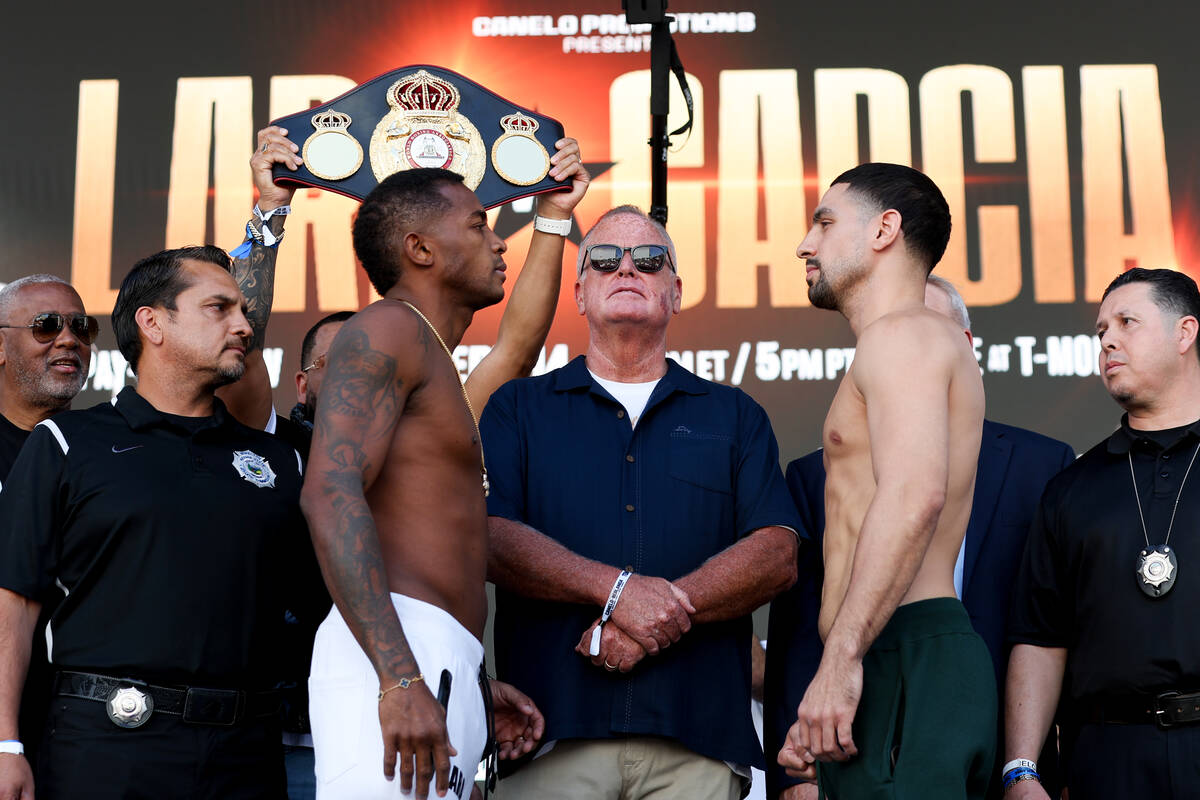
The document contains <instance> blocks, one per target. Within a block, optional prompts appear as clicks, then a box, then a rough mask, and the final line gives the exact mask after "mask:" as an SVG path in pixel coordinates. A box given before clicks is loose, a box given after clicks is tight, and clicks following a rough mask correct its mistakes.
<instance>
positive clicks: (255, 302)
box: [217, 125, 302, 428]
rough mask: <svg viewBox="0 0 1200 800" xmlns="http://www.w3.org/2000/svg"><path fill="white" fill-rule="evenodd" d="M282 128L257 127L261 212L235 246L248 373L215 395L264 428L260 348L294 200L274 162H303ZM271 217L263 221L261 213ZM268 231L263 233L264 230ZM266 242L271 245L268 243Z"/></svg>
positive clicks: (266, 404)
mask: <svg viewBox="0 0 1200 800" xmlns="http://www.w3.org/2000/svg"><path fill="white" fill-rule="evenodd" d="M285 133H286V131H285V130H284V129H283V128H280V127H277V126H274V125H271V126H269V127H266V128H263V129H262V130H261V131H259V132H258V146H257V147H256V148H255V150H254V155H252V156H251V157H250V172H251V174H252V175H253V177H254V187H255V189H257V190H258V203H257V205H256V208H257V209H258V211H259V213H258V214H254V215H252V216H251V217H250V221H249V222H248V223H247V224H248V225H249V226H250V227H251V228H252V229H253V231H254V235H252V234H251V233H250V232H249V231H243V233H244V235H245V237H246V238H245V241H244V243H243V245H242V246H241V247H239V248H237V249H236V250H234V251H233V253H232V254H233V279H234V280H236V281H237V283H238V288H239V289H241V290H242V295H244V296H245V298H246V319H247V320H249V322H250V329H251V332H252V335H251V340H250V347H249V349H248V350H247V351H246V372H245V374H244V375H242V378H241V380H239V381H237V382H236V383H231V384H229V385H228V386H223V387H221V388H220V389H218V390H217V396H218V397H220V398H221V400H222V401H223V402H224V403H225V405H226V407H227V408H228V409H229V412H230V413H231V414H233V416H234V417H235V418H236V419H237V420H238V421H239V422H241V423H243V424H244V425H248V426H250V427H253V428H262V427H263V426H264V425H266V424H267V421H268V420H269V419H270V417H271V406H272V403H271V379H270V376H269V375H268V374H267V364H266V361H264V360H263V354H262V348H263V344H264V342H265V341H266V336H267V320H268V319H270V317H271V304H272V303H273V302H274V299H275V259H276V257H277V256H278V254H279V239H280V238H281V237H282V236H283V225H284V221H285V220H286V219H287V216H286V215H285V214H282V213H275V210H276V209H279V208H283V207H285V206H287V205H288V204H289V203H291V201H292V194H293V193H294V191H295V190H294V189H292V188H287V187H283V186H276V185H275V183H274V181H273V180H272V176H271V167H272V166H274V165H275V164H284V165H286V166H287V167H288V168H289V169H293V170H294V169H296V167H297V166H299V165H300V164H301V163H302V159H301V158H300V156H299V155H297V149H298V148H297V147H296V145H295V144H293V143H292V142H291V141H289V140H288V139H287V138H286V137H285V136H284V134H285ZM260 215H261V216H262V217H267V220H266V221H265V222H264V221H263V220H262V218H261V217H260ZM264 229H265V230H266V233H268V234H269V236H267V235H264V233H263V230H264ZM268 241H269V242H270V244H268Z"/></svg>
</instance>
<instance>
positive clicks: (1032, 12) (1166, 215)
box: [0, 0, 1200, 459]
mask: <svg viewBox="0 0 1200 800" xmlns="http://www.w3.org/2000/svg"><path fill="white" fill-rule="evenodd" d="M1172 6H1173V7H1172ZM670 11H671V12H672V13H673V14H674V15H675V23H674V36H675V41H676V42H677V45H678V48H679V53H680V56H681V58H682V61H683V64H684V66H685V68H686V71H687V74H688V80H689V83H690V86H691V90H692V94H693V96H694V99H695V114H696V124H695V127H694V129H693V131H692V132H691V134H690V136H686V137H684V136H680V137H677V138H676V140H675V142H674V146H673V150H672V153H671V156H670V162H669V164H670V168H669V176H670V191H669V208H670V221H669V223H668V228H669V230H670V232H671V234H672V236H673V237H674V239H675V242H676V243H677V246H678V251H679V272H680V275H681V276H682V278H683V312H682V313H681V314H680V315H679V317H677V318H676V319H675V321H674V322H673V323H672V325H671V329H670V337H669V347H670V349H671V351H672V355H673V357H675V358H677V359H678V360H679V361H680V363H682V364H684V365H685V366H686V367H688V368H689V369H691V370H693V371H695V372H696V373H698V374H700V375H702V376H704V377H707V378H712V379H713V380H717V381H720V382H722V383H726V384H730V385H734V386H739V387H741V388H742V389H744V390H745V391H747V392H748V393H749V394H750V395H752V396H753V397H754V398H756V399H757V400H758V401H759V402H760V403H762V404H763V405H764V406H765V407H766V409H767V411H768V412H769V414H770V416H771V419H772V420H773V422H774V425H775V430H776V433H777V435H778V437H779V440H780V445H781V451H782V456H783V458H785V459H790V458H794V457H797V456H800V455H802V454H804V453H805V452H807V451H809V450H812V449H814V448H816V447H818V446H819V444H820V430H821V422H822V419H823V417H824V414H825V410H826V408H827V407H828V404H829V401H830V399H831V398H832V396H833V392H834V390H835V389H836V386H837V383H838V381H839V380H840V379H841V378H842V377H843V376H844V375H845V373H846V369H847V367H848V366H849V364H850V362H851V360H852V358H853V355H854V351H853V339H852V337H851V335H850V331H849V329H848V327H847V325H846V323H845V321H844V320H843V319H842V318H841V317H839V316H838V315H837V314H835V313H833V312H829V311H821V310H817V309H813V308H811V307H810V306H809V304H808V300H807V296H806V287H805V283H804V271H803V268H802V262H800V261H799V260H798V259H797V258H796V255H795V251H796V245H797V244H798V243H799V242H800V240H801V239H802V238H803V236H804V233H805V231H806V229H807V225H808V219H809V217H810V215H811V214H812V211H813V209H814V208H815V207H816V204H817V200H818V198H819V197H820V194H821V192H822V191H823V190H824V189H825V188H826V187H827V186H828V184H829V182H830V180H831V178H833V177H834V176H836V175H837V174H838V173H839V172H841V171H842V170H844V169H847V168H849V167H851V166H853V165H855V164H856V163H859V162H860V161H865V160H880V161H894V162H899V163H904V164H911V165H913V166H915V167H918V168H920V169H922V170H924V171H925V172H926V173H928V174H929V175H930V176H931V177H933V179H934V180H935V181H936V182H937V183H938V185H939V186H940V187H941V188H942V191H943V192H944V193H945V195H946V198H947V200H948V201H949V203H950V208H951V210H952V214H953V223H954V233H953V236H952V238H951V241H950V246H949V248H948V249H947V251H946V255H945V257H944V258H943V259H942V261H941V263H940V264H939V265H938V267H937V273H938V274H940V275H943V276H944V277H946V278H948V279H950V280H951V281H953V282H954V283H956V284H957V285H958V286H959V288H960V289H961V291H962V294H963V296H964V297H965V298H966V300H967V303H968V304H969V306H970V309H971V312H972V316H973V321H974V333H975V337H976V339H975V350H976V354H977V355H978V357H979V364H980V368H981V370H982V371H983V374H984V382H985V385H986V387H987V393H988V415H989V416H990V417H992V418H993V419H997V420H1001V421H1005V422H1010V423H1013V424H1017V425H1022V426H1024V427H1028V428H1032V429H1034V430H1037V431H1041V432H1043V433H1046V434H1049V435H1052V436H1056V437H1059V438H1062V439H1065V440H1067V441H1068V442H1070V443H1071V444H1072V445H1074V446H1075V447H1076V448H1084V447H1087V446H1090V445H1091V444H1092V443H1094V442H1095V441H1097V440H1099V439H1100V438H1101V437H1103V436H1105V435H1107V433H1108V432H1109V431H1111V430H1112V428H1113V426H1114V425H1115V423H1116V421H1117V419H1118V417H1119V409H1118V408H1117V407H1116V406H1115V405H1114V404H1113V403H1112V401H1111V400H1109V399H1108V397H1107V395H1106V394H1105V392H1104V390H1103V387H1102V386H1101V383H1100V379H1099V377H1098V376H1097V366H1096V357H1097V353H1098V350H1099V343H1098V340H1097V339H1096V338H1095V336H1094V330H1095V313H1096V304H1097V301H1098V300H1099V297H1100V294H1101V292H1102V291H1103V289H1104V287H1105V286H1106V285H1107V283H1108V282H1109V281H1110V280H1111V279H1112V278H1113V277H1114V276H1116V275H1117V274H1118V273H1120V272H1121V271H1122V270H1124V269H1126V268H1128V267H1131V266H1145V267H1171V268H1176V269H1181V270H1184V271H1186V272H1188V273H1189V274H1192V275H1196V274H1197V273H1196V268H1197V256H1198V255H1200V253H1198V249H1200V247H1198V244H1197V239H1196V233H1197V227H1198V226H1200V205H1198V203H1200V184H1198V177H1200V163H1198V156H1197V147H1196V143H1197V142H1198V141H1200V104H1197V102H1196V100H1197V95H1196V90H1195V76H1196V75H1197V74H1200V57H1198V56H1197V52H1198V48H1197V47H1196V43H1195V31H1196V30H1197V29H1198V25H1197V23H1200V7H1198V6H1197V5H1196V4H1195V3H1184V2H1177V3H1174V4H1156V5H1152V6H1148V7H1145V8H1140V9H1138V10H1137V11H1136V12H1135V11H1134V10H1133V9H1131V7H1130V6H1128V5H1127V4H1121V5H1117V4H1115V3H1104V2H1090V3H1078V4H1076V3H1065V2H1045V0H1013V1H1012V2H1008V3H990V4H978V3H961V2H950V1H949V0H923V1H921V2H912V3H896V2H881V1H880V0H862V2H853V3H819V4H818V3H790V2H789V3H784V2H762V1H757V0H730V2H729V3H722V2H716V1H715V0H694V1H692V0H677V2H676V3H672V7H671V9H670ZM6 17H7V19H6V25H5V28H6V30H5V32H4V34H3V37H4V38H3V44H4V48H5V50H4V52H5V54H6V63H7V69H5V70H4V73H3V75H2V76H0V82H2V85H3V98H4V104H3V108H4V109H5V114H6V120H5V124H4V125H3V131H2V132H0V142H2V143H3V152H4V153H5V155H6V158H5V159H4V160H3V162H2V163H0V243H2V245H3V247H2V251H0V252H3V260H2V261H0V281H8V280H12V279H14V278H16V277H19V276H21V275H24V274H28V273H31V272H52V273H55V274H58V275H61V276H63V277H64V278H68V279H69V280H70V281H71V282H72V283H73V284H74V285H75V286H76V288H77V289H78V290H79V292H80V294H81V295H82V297H83V300H84V303H85V305H86V307H87V309H88V311H89V312H92V313H94V314H96V315H97V316H98V317H100V318H101V322H102V325H103V327H104V333H103V334H102V335H101V337H100V339H99V341H98V343H97V345H96V347H97V349H96V352H95V354H94V357H93V361H92V364H93V373H92V375H91V376H90V379H89V382H88V385H87V387H86V389H85V391H84V393H83V394H82V395H81V396H80V398H79V399H78V400H77V401H76V407H80V406H85V405H90V404H92V403H95V402H99V401H102V400H104V399H106V398H107V397H108V396H109V395H111V393H113V392H114V391H117V390H119V388H120V387H121V386H122V385H125V384H126V383H130V382H132V380H133V379H132V377H131V376H130V375H128V374H127V371H126V368H125V363H124V361H123V359H122V358H121V357H120V354H119V353H118V352H117V350H116V345H115V342H114V339H113V336H112V334H111V326H109V325H108V313H109V311H110V310H111V308H112V304H113V300H114V298H115V296H116V287H118V286H119V285H120V282H121V279H122V277H123V276H124V275H125V274H126V272H127V271H128V270H129V268H130V266H131V265H132V264H133V263H134V262H135V261H136V260H137V259H138V258H140V257H142V256H145V255H148V254H150V253H152V252H155V251H157V250H159V249H162V248H163V247H175V246H181V245H185V244H196V243H201V242H213V243H216V244H219V245H222V246H225V247H227V248H231V247H233V246H235V245H237V244H238V243H239V242H240V240H241V236H242V231H243V230H244V227H243V226H244V223H245V220H246V218H247V216H248V213H249V210H250V207H251V206H252V205H253V202H254V197H253V189H252V185H251V182H250V176H249V169H248V166H247V161H248V158H249V156H250V153H251V151H252V148H253V146H254V144H253V143H254V132H255V130H256V129H257V128H259V127H261V126H262V125H264V124H265V123H266V122H267V121H268V120H270V119H272V118H275V117H278V116H281V115H284V114H289V113H293V112H295V111H297V110H302V109H304V108H308V107H312V106H316V105H319V104H320V103H322V102H325V101H327V100H329V99H331V98H333V97H335V96H337V95H339V94H341V93H343V92H345V91H346V90H348V89H350V88H351V87H353V86H354V85H356V84H358V83H362V82H364V81H366V80H369V79H370V78H372V77H374V76H375V75H379V74H381V73H384V72H387V71H388V70H391V69H394V68H396V67H399V66H403V65H405V64H422V63H424V64H436V65H439V66H443V67H445V68H448V69H452V70H455V71H457V72H459V73H461V74H463V75H466V76H469V77H470V78H472V79H474V80H476V81H478V82H479V83H481V84H483V85H484V86H487V87H488V88H490V89H492V90H494V91H495V92H497V93H498V94H500V95H502V96H504V97H506V98H510V99H511V100H512V101H513V102H514V103H518V104H520V105H522V106H525V107H527V108H530V109H534V110H536V111H538V112H539V113H542V114H545V115H548V116H551V117H554V118H555V119H558V120H560V121H561V122H562V123H563V125H564V127H565V129H566V131H567V134H568V135H570V136H574V137H576V138H577V139H578V140H579V141H580V143H581V146H582V151H583V154H584V160H585V162H587V164H588V165H589V167H590V169H591V172H592V174H593V175H594V176H595V182H594V184H593V186H592V189H591V191H590V192H589V194H588V196H587V198H586V200H585V201H584V202H583V203H582V204H581V205H580V207H579V208H578V209H577V210H576V225H577V226H578V227H579V228H586V227H587V226H588V225H590V224H591V223H592V222H594V221H595V220H596V218H597V217H598V216H599V215H600V214H601V213H603V212H604V211H605V210H606V209H607V208H609V207H611V206H614V205H617V204H621V203H635V204H638V205H640V206H643V207H647V206H648V205H649V196H650V190H649V164H650V151H649V148H648V147H647V144H646V142H647V137H648V133H649V125H650V122H649V107H648V97H649V73H648V69H649V64H650V57H649V47H650V35H649V31H648V30H646V29H645V28H644V27H630V26H628V25H627V24H626V23H625V20H624V16H623V14H622V12H621V8H620V3H619V1H618V0H606V1H605V2H600V0H588V1H586V2H585V1H584V0H546V1H544V2H543V1H534V0H486V1H485V0H473V1H471V2H453V3H451V2H444V0H443V1H442V2H426V0H405V2H385V1H383V0H356V2H324V1H323V2H316V1H315V0H292V2H288V3H283V2H276V1H275V0H271V1H270V2H259V3H242V2H238V3H232V2H207V3H196V4H161V3H156V4H140V3H139V4H129V3H116V4H100V3H96V4H78V5H77V6H76V7H74V8H73V9H71V10H68V9H64V8H63V7H61V6H57V5H54V4H47V3H21V4H18V5H15V6H13V7H12V8H10V9H9V10H8V11H7V12H6ZM672 84H673V85H672V92H673V98H672V116H671V120H670V124H671V127H672V128H674V127H676V126H677V125H678V124H679V123H680V122H681V121H682V120H683V119H684V118H685V116H686V112H685V108H684V104H683V102H682V97H681V95H680V94H679V92H678V89H677V88H675V87H674V81H672ZM293 208H294V213H293V215H292V216H291V218H290V219H289V222H288V228H287V230H288V236H287V239H286V241H284V243H283V244H282V245H281V249H280V255H279V265H278V277H277V284H276V290H275V312H274V315H273V317H272V319H271V325H270V330H269V333H268V337H267V352H266V355H267V363H268V366H269V368H270V371H271V374H272V378H273V380H274V381H275V383H276V387H277V388H276V392H275V399H276V404H277V406H278V407H279V408H280V410H281V411H286V409H287V408H290V406H291V405H292V403H293V402H294V382H293V377H292V376H293V375H294V373H295V371H296V370H297V369H298V367H299V366H300V364H299V342H300V339H301V336H302V335H303V333H304V331H305V330H306V329H307V328H308V326H309V325H311V324H312V323H313V322H314V321H316V320H317V319H318V318H319V317H321V316H323V315H324V314H326V313H328V312H331V311H335V310H341V309H356V308H360V307H362V306H363V305H365V304H367V303H369V302H371V301H372V300H373V299H374V297H373V295H372V293H371V290H370V288H369V286H368V284H367V282H366V280H365V277H364V276H363V275H362V271H361V269H359V268H358V267H357V266H356V264H355V261H354V255H353V250H352V247H351V239H350V224H351V219H352V216H353V214H354V212H355V208H356V203H355V201H353V200H350V199H348V198H345V197H341V196H338V195H335V194H332V193H328V192H321V191H317V190H310V189H302V190H301V191H299V192H298V193H297V196H296V199H295V202H294V205H293ZM491 218H492V220H493V224H494V225H495V227H496V229H497V230H498V231H499V233H500V234H501V235H502V236H503V237H505V238H506V239H507V241H508V245H509V251H508V255H507V261H508V263H509V266H510V271H509V282H508V284H507V285H508V286H509V287H511V286H512V279H513V278H514V277H515V276H516V274H517V272H518V270H519V266H520V264H521V262H522V261H523V259H524V254H525V251H526V249H527V247H528V242H529V237H530V235H531V232H532V228H531V223H532V218H533V201H532V200H525V201H517V202H515V203H512V204H509V205H505V206H502V207H500V208H498V209H496V210H494V211H493V212H492V214H491ZM578 241H579V237H578V235H577V234H576V235H574V236H573V237H572V241H571V243H569V244H568V246H567V254H566V261H567V262H570V263H569V264H568V265H566V266H564V278H563V280H564V284H563V291H562V294H561V299H560V303H559V307H558V314H557V317H556V319H555V323H554V327H553V329H552V330H551V332H550V337H549V340H548V341H547V343H546V349H545V352H544V355H543V358H542V360H541V363H540V364H539V370H544V369H548V368H553V367H555V366H558V365H561V364H563V363H565V362H566V361H567V360H568V359H569V358H572V357H574V356H576V355H578V354H579V353H581V352H582V351H583V349H584V348H585V346H586V329H585V327H584V324H583V320H582V319H581V318H580V317H579V316H578V314H577V313H576V311H575V307H574V303H573V300H572V290H571V286H572V281H573V277H574V272H573V266H572V265H573V263H574V260H575V257H576V254H577V246H576V244H577V242H578ZM502 308H503V307H502V306H497V307H495V308H492V309H487V310H485V311H482V312H480V313H479V314H477V315H476V317H475V322H474V324H473V325H472V327H471V329H470V330H469V331H468V333H467V336H466V339H465V340H464V342H463V344H462V346H460V347H459V348H458V351H457V353H456V356H457V358H458V361H459V366H460V369H461V371H462V372H463V373H464V374H465V373H466V372H467V370H468V369H470V368H471V367H472V366H473V365H474V364H475V363H477V362H478V360H479V359H480V358H481V357H482V356H483V355H484V354H485V353H486V352H487V347H488V344H489V343H490V342H492V341H493V339H494V336H495V332H496V327H497V323H498V320H499V317H500V313H501V311H502Z"/></svg>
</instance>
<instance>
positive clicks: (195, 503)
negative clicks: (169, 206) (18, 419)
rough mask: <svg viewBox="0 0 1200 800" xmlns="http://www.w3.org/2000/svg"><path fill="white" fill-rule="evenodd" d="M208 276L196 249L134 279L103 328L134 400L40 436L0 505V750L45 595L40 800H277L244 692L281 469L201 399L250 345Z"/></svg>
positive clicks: (262, 731)
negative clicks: (113, 339) (46, 677)
mask: <svg viewBox="0 0 1200 800" xmlns="http://www.w3.org/2000/svg"><path fill="white" fill-rule="evenodd" d="M228 269H229V259H228V257H227V256H226V255H225V253H224V252H223V251H221V250H219V249H218V248H214V247H196V248H185V249H181V250H173V251H165V252H163V253H159V254H157V255H155V256H151V257H150V258H148V259H144V260H143V261H141V262H139V263H138V264H137V265H135V266H134V268H133V270H132V271H131V272H130V273H129V275H128V276H127V277H126V278H125V280H124V282H123V283H122V286H121V291H120V293H119V295H118V297H117V303H116V307H115V308H114V309H113V315H112V319H113V325H114V328H115V330H116V334H117V341H118V345H119V346H120V348H121V351H122V354H123V355H124V356H125V357H126V359H127V360H128V361H129V363H130V365H131V366H133V368H134V369H135V371H136V373H137V375H138V384H137V388H136V389H134V388H132V387H130V388H126V389H125V390H123V391H122V392H121V394H120V395H119V396H118V397H117V399H116V400H115V401H114V402H113V403H112V404H108V403H105V404H102V405H100V406H97V407H95V408H92V409H89V410H88V411H81V412H70V413H66V414H62V415H59V416H58V417H56V418H55V419H54V420H47V421H44V422H42V423H40V424H39V426H38V427H37V428H36V429H35V431H34V433H33V434H32V435H31V436H30V438H29V441H28V442H27V444H26V446H25V448H24V449H23V451H22V453H21V455H20V456H19V457H18V460H17V463H16V465H15V467H14V469H13V474H12V476H11V478H10V481H9V484H8V485H7V486H6V487H5V490H4V491H3V492H2V493H0V518H4V519H5V520H9V521H12V522H13V524H10V525H6V526H5V529H4V530H3V532H2V533H0V587H2V588H0V739H19V731H18V730H17V726H16V707H17V701H18V698H19V694H20V687H21V681H22V678H23V675H24V668H25V663H26V661H27V659H28V655H29V641H30V637H31V634H32V629H33V624H34V620H35V619H36V617H37V610H38V603H37V602H36V600H35V599H33V598H37V597H38V596H39V595H40V593H41V592H43V591H45V590H46V589H47V588H49V587H50V586H52V585H55V586H58V587H59V588H60V589H62V590H63V592H64V594H65V597H64V599H63V602H62V604H61V605H60V607H59V608H58V610H57V611H56V612H55V614H54V616H53V618H52V621H51V634H52V635H51V637H50V639H51V660H52V662H53V664H54V665H55V667H56V668H57V669H58V670H59V672H58V675H57V678H56V683H55V697H54V699H53V703H52V707H51V710H50V716H49V720H48V726H47V735H46V737H45V740H44V745H43V750H42V754H41V759H40V763H39V769H38V783H37V796H38V798H39V799H40V800H46V798H50V799H51V800H53V799H54V798H78V797H88V798H109V797H112V798H118V797H121V798H125V797H133V796H139V797H142V796H144V797H184V796H187V797H212V798H218V797H219V798H240V797H245V798H250V797H253V798H265V797H281V796H282V795H283V769H282V757H281V753H280V737H279V724H278V718H277V713H278V699H277V697H276V696H275V695H274V694H273V693H271V692H267V691H263V690H264V689H266V688H267V687H269V686H270V685H271V683H272V682H273V680H274V676H275V672H276V669H275V665H274V663H273V659H274V657H275V642H276V638H277V637H276V633H277V629H278V627H279V619H280V616H281V611H280V610H279V608H280V606H281V605H282V603H283V602H284V600H285V597H286V592H285V591H284V589H285V587H284V586H282V585H281V583H282V581H281V577H280V576H282V575H284V574H286V571H285V570H280V569H279V568H278V558H279V553H280V552H281V547H280V544H281V542H280V538H279V537H282V536H284V535H287V534H288V533H289V532H291V531H294V530H296V529H297V527H298V526H299V525H300V524H301V521H300V519H299V516H298V513H299V512H298V497H299V491H300V483H301V471H300V461H299V456H298V455H297V453H296V452H295V451H294V450H293V449H292V448H290V447H288V446H287V445H285V444H284V443H283V442H281V441H280V440H279V439H277V438H275V437H273V436H270V435H268V434H266V433H264V432H262V431H255V430H252V429H250V428H247V427H245V426H243V425H241V424H240V423H238V422H236V421H235V420H234V419H232V418H231V417H230V416H229V415H228V414H227V413H226V411H225V409H224V406H223V404H222V403H221V402H220V401H219V400H216V399H214V397H213V392H214V390H215V389H216V388H217V387H218V386H220V385H222V384H225V383H228V382H230V381H234V380H237V378H238V377H240V376H241V374H242V371H243V368H244V365H243V361H244V357H245V348H246V346H247V343H248V342H249V339H250V335H251V331H250V326H249V323H248V322H247V320H246V316H245V314H244V300H243V298H242V296H241V294H240V292H239V291H238V288H237V284H236V283H235V281H234V280H233V278H232V277H231V275H230V274H229V272H228ZM22 790H24V791H26V792H28V793H29V794H30V795H32V791H33V779H32V776H31V775H30V771H29V768H28V766H27V764H26V763H25V762H24V761H23V760H19V759H15V758H14V757H12V756H10V755H0V795H2V796H20V792H21V791H22ZM5 793H7V794H5Z"/></svg>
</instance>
